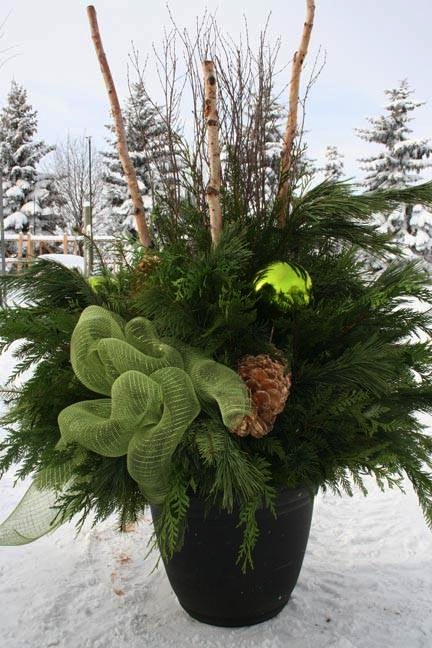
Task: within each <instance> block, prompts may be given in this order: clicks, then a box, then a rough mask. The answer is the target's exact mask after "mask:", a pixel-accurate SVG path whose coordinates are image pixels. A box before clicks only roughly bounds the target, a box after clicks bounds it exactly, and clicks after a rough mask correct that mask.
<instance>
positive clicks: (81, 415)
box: [0, 306, 250, 544]
mask: <svg viewBox="0 0 432 648" xmlns="http://www.w3.org/2000/svg"><path fill="white" fill-rule="evenodd" d="M71 364H72V367H73V370H74V372H75V374H76V376H77V378H78V379H79V380H80V381H81V382H82V383H83V384H84V385H85V386H86V387H88V388H89V389H90V390H91V391H93V392H95V393H97V394H101V395H102V396H104V398H98V399H96V400H89V401H82V402H79V403H74V404H73V405H70V406H69V407H66V408H65V409H64V410H63V411H62V412H61V413H60V415H59V418H58V422H59V428H60V434H61V440H60V442H59V443H60V444H62V445H65V444H68V443H72V442H73V443H75V444H78V446H79V447H81V448H82V449H86V450H91V451H92V452H96V453H98V454H100V455H103V456H105V457H120V456H124V455H126V456H127V467H128V471H129V473H130V475H131V477H132V478H133V479H135V481H136V482H137V483H138V485H139V487H140V489H141V491H142V492H143V494H144V496H145V497H146V499H147V500H148V501H149V502H152V503H161V502H163V500H164V497H165V495H166V492H167V489H168V481H169V476H170V469H171V460H172V456H173V453H174V452H175V449H176V448H177V446H178V444H179V443H180V441H181V439H182V438H183V435H184V433H185V432H186V430H187V429H188V427H189V426H190V425H191V423H192V422H193V420H194V419H195V418H196V417H197V416H198V414H199V413H200V411H201V408H202V407H204V408H205V409H209V408H210V409H211V408H213V410H216V411H219V414H220V416H221V418H222V421H223V423H224V425H225V426H226V427H228V428H229V429H233V428H234V427H236V426H237V425H238V423H239V422H240V421H241V419H242V418H243V417H244V416H245V415H247V414H250V400H249V396H248V392H247V389H246V386H245V385H244V383H243V381H242V380H241V379H240V378H239V376H238V375H237V374H236V373H235V372H234V371H232V369H230V368H229V367H226V366H225V365H222V364H220V363H218V362H215V361H214V360H212V359H211V358H208V357H205V356H203V355H202V354H201V353H200V352H198V351H197V350H196V349H193V348H191V347H188V346H186V345H184V344H182V343H180V342H177V341H175V340H174V341H173V340H161V339H159V338H158V336H157V334H156V331H155V329H154V327H153V325H152V323H151V322H150V321H149V320H147V319H144V318H142V317H137V318H135V319H133V320H131V321H130V322H127V323H126V322H125V321H124V320H122V319H121V318H120V317H119V316H118V315H115V314H113V313H111V312H110V311H107V310H106V309H104V308H102V307H100V306H89V307H88V308H86V309H85V310H84V311H83V312H82V314H81V317H80V319H79V321H78V323H77V325H76V327H75V330H74V332H73V334H72V339H71ZM74 461H75V462H76V460H74ZM74 465H76V463H75V464H74V463H73V462H71V463H70V465H69V466H67V467H66V468H64V469H63V474H61V475H60V474H58V471H57V472H55V471H46V473H45V474H43V473H41V475H39V477H38V480H37V481H36V482H35V483H34V484H33V485H32V486H31V487H30V489H29V490H28V491H27V493H26V494H25V495H24V498H23V499H22V500H21V502H20V503H19V504H18V506H17V507H16V509H15V510H14V511H13V512H12V513H11V515H10V516H9V518H8V519H7V520H6V521H5V522H4V523H3V524H2V525H0V544H23V543H25V542H30V541H32V540H35V539H36V538H38V537H40V536H41V535H44V533H48V532H49V531H51V530H53V529H54V528H56V525H58V522H57V519H56V511H55V509H53V508H52V507H53V504H54V503H55V501H56V499H57V497H58V492H59V490H61V489H62V488H66V487H67V485H68V483H69V480H70V478H71V475H72V473H73V467H74ZM68 471H69V474H68Z"/></svg>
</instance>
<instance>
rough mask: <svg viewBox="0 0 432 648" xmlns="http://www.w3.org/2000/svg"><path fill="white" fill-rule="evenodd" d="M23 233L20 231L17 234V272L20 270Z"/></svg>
mask: <svg viewBox="0 0 432 648" xmlns="http://www.w3.org/2000/svg"><path fill="white" fill-rule="evenodd" d="M23 238H24V237H23V233H22V232H20V233H19V236H18V243H17V258H18V259H19V261H18V268H17V270H18V272H21V259H22V255H23Z"/></svg>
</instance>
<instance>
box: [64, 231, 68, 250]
mask: <svg viewBox="0 0 432 648" xmlns="http://www.w3.org/2000/svg"><path fill="white" fill-rule="evenodd" d="M67 253H68V235H67V234H66V232H65V233H64V234H63V254H67Z"/></svg>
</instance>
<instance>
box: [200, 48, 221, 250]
mask: <svg viewBox="0 0 432 648" xmlns="http://www.w3.org/2000/svg"><path fill="white" fill-rule="evenodd" d="M203 73H204V100H205V105H204V117H205V121H206V125H207V141H208V149H209V158H210V160H209V162H210V178H209V182H208V184H207V187H206V199H207V204H208V207H209V211H210V232H211V237H212V241H213V245H217V244H218V243H219V239H220V235H221V233H222V226H223V220H222V207H221V203H220V187H221V161H220V146H219V115H218V111H217V84H216V74H215V67H214V63H213V61H203Z"/></svg>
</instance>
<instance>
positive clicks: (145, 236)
mask: <svg viewBox="0 0 432 648" xmlns="http://www.w3.org/2000/svg"><path fill="white" fill-rule="evenodd" d="M87 16H88V19H89V23H90V30H91V37H92V40H93V43H94V46H95V50H96V56H97V58H98V61H99V65H100V68H101V72H102V76H103V79H104V81H105V86H106V89H107V92H108V98H109V101H110V104H111V112H112V116H113V120H114V125H115V131H116V135H117V149H118V154H119V158H120V162H121V165H122V167H123V171H124V174H125V176H126V181H127V185H128V189H129V193H130V196H131V200H132V203H133V207H134V215H135V222H136V226H137V230H138V235H139V239H140V241H141V243H142V244H143V245H144V246H145V247H150V246H151V238H150V232H149V229H148V226H147V222H146V218H145V212H144V205H143V200H142V196H141V193H140V190H139V187H138V181H137V177H136V173H135V168H134V166H133V164H132V160H131V158H130V156H129V151H128V147H127V142H126V132H125V127H124V122H123V116H122V111H121V107H120V102H119V99H118V96H117V91H116V88H115V85H114V80H113V77H112V74H111V70H110V67H109V64H108V60H107V57H106V54H105V51H104V48H103V44H102V39H101V35H100V31H99V25H98V22H97V16H96V10H95V8H94V7H93V5H89V6H88V7H87Z"/></svg>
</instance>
